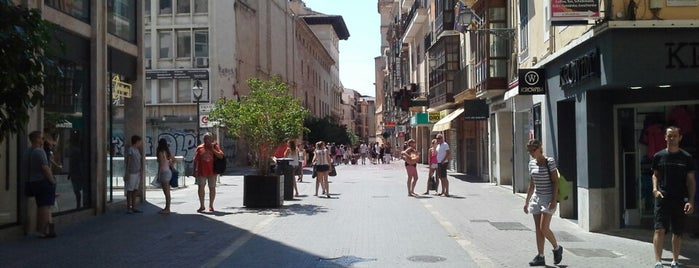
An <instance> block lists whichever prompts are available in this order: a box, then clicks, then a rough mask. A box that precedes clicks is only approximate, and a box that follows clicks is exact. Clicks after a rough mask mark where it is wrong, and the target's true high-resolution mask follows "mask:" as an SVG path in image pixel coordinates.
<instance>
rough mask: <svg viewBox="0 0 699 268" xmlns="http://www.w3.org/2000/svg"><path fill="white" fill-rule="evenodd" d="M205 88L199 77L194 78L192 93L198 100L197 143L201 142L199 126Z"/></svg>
mask: <svg viewBox="0 0 699 268" xmlns="http://www.w3.org/2000/svg"><path fill="white" fill-rule="evenodd" d="M203 91H204V88H203V87H202V86H201V81H199V79H197V80H194V85H193V86H192V94H193V95H194V99H195V100H196V102H197V145H198V144H200V143H201V141H200V140H199V128H200V126H201V119H200V118H199V101H200V100H201V95H202V93H203Z"/></svg>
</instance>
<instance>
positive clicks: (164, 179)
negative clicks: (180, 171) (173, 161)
mask: <svg viewBox="0 0 699 268" xmlns="http://www.w3.org/2000/svg"><path fill="white" fill-rule="evenodd" d="M170 180H172V171H171V170H170V169H169V168H168V169H161V170H160V171H159V172H158V181H159V182H160V184H161V185H170Z"/></svg>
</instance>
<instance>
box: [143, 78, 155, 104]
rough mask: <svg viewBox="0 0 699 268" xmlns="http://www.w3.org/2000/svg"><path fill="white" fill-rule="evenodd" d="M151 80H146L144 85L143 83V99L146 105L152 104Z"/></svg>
mask: <svg viewBox="0 0 699 268" xmlns="http://www.w3.org/2000/svg"><path fill="white" fill-rule="evenodd" d="M152 87H153V80H146V82H145V83H143V97H144V98H145V99H146V104H151V103H153V96H152V94H153V93H152V92H153V89H152Z"/></svg>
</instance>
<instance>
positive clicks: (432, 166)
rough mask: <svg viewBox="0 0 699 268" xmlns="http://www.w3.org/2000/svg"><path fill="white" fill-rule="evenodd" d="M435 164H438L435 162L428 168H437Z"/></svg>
mask: <svg viewBox="0 0 699 268" xmlns="http://www.w3.org/2000/svg"><path fill="white" fill-rule="evenodd" d="M437 166H439V165H437V164H436V163H435V164H430V168H433V169H437Z"/></svg>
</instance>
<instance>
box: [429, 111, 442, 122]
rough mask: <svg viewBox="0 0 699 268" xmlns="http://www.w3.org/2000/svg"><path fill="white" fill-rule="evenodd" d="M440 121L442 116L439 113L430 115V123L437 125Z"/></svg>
mask: <svg viewBox="0 0 699 268" xmlns="http://www.w3.org/2000/svg"><path fill="white" fill-rule="evenodd" d="M439 119H442V116H440V115H439V113H429V121H430V123H437V121H439Z"/></svg>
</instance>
